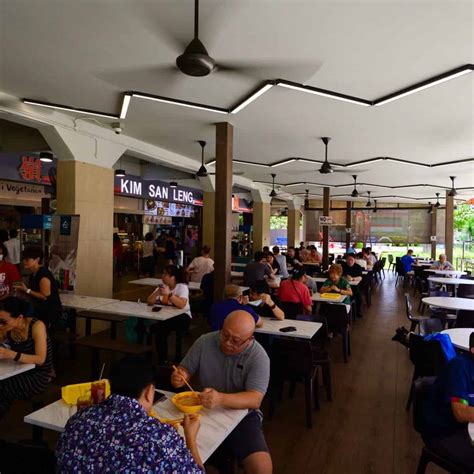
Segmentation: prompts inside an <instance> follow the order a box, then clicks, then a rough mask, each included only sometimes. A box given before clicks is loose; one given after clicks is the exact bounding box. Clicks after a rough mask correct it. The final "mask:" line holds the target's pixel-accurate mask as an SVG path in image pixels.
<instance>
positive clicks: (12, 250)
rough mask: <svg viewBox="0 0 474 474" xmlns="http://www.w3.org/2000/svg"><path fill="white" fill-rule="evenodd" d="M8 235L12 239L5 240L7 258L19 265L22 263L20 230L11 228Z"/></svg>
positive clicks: (8, 260)
mask: <svg viewBox="0 0 474 474" xmlns="http://www.w3.org/2000/svg"><path fill="white" fill-rule="evenodd" d="M8 235H9V237H10V239H9V240H7V241H6V242H4V245H5V247H6V248H7V252H8V255H7V257H6V258H5V260H6V261H7V262H10V263H13V264H14V265H17V266H18V265H20V239H18V231H17V230H16V229H11V230H10V232H9V233H8Z"/></svg>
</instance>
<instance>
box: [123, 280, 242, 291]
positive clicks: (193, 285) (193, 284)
mask: <svg viewBox="0 0 474 474" xmlns="http://www.w3.org/2000/svg"><path fill="white" fill-rule="evenodd" d="M129 283H132V284H133V285H144V286H154V287H155V288H156V287H157V286H158V285H162V284H163V280H162V279H161V278H140V279H139V280H132V281H129ZM188 286H189V289H190V291H197V290H200V289H201V283H196V282H194V281H190V282H189V283H188ZM240 288H241V290H242V292H244V291H247V290H248V289H249V287H248V286H241V287H240Z"/></svg>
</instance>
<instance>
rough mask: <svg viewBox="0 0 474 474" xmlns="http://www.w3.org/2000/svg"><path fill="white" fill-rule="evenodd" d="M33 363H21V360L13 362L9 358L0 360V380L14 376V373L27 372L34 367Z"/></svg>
mask: <svg viewBox="0 0 474 474" xmlns="http://www.w3.org/2000/svg"><path fill="white" fill-rule="evenodd" d="M34 368H35V364H22V363H21V362H15V361H14V360H10V359H1V360H0V380H5V379H8V378H9V377H14V376H15V375H18V374H22V373H23V372H28V370H31V369H34Z"/></svg>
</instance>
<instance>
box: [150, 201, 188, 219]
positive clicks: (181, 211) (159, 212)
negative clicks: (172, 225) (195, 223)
mask: <svg viewBox="0 0 474 474" xmlns="http://www.w3.org/2000/svg"><path fill="white" fill-rule="evenodd" d="M145 215H148V216H165V217H194V206H190V205H188V204H181V203H178V202H166V201H154V200H153V199H146V200H145Z"/></svg>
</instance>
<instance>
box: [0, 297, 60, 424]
mask: <svg viewBox="0 0 474 474" xmlns="http://www.w3.org/2000/svg"><path fill="white" fill-rule="evenodd" d="M26 306H27V303H25V302H24V301H22V300H20V299H18V298H7V299H5V300H4V301H3V302H2V304H1V306H0V359H10V360H14V361H16V362H23V363H25V364H35V366H36V367H35V368H34V369H32V370H29V371H27V372H23V373H22V374H19V375H15V376H13V377H9V378H7V379H4V380H0V418H1V417H2V416H3V415H5V413H6V412H7V411H8V409H9V408H10V405H11V404H12V402H13V401H14V400H17V399H29V398H31V397H32V396H33V395H36V394H38V393H41V392H42V391H44V389H45V388H46V385H47V384H48V382H49V381H50V380H51V373H52V369H53V362H52V350H51V341H50V339H49V337H48V334H47V331H46V326H45V324H44V323H43V322H42V321H40V320H38V319H36V318H31V317H25V316H24V313H25V310H26Z"/></svg>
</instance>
